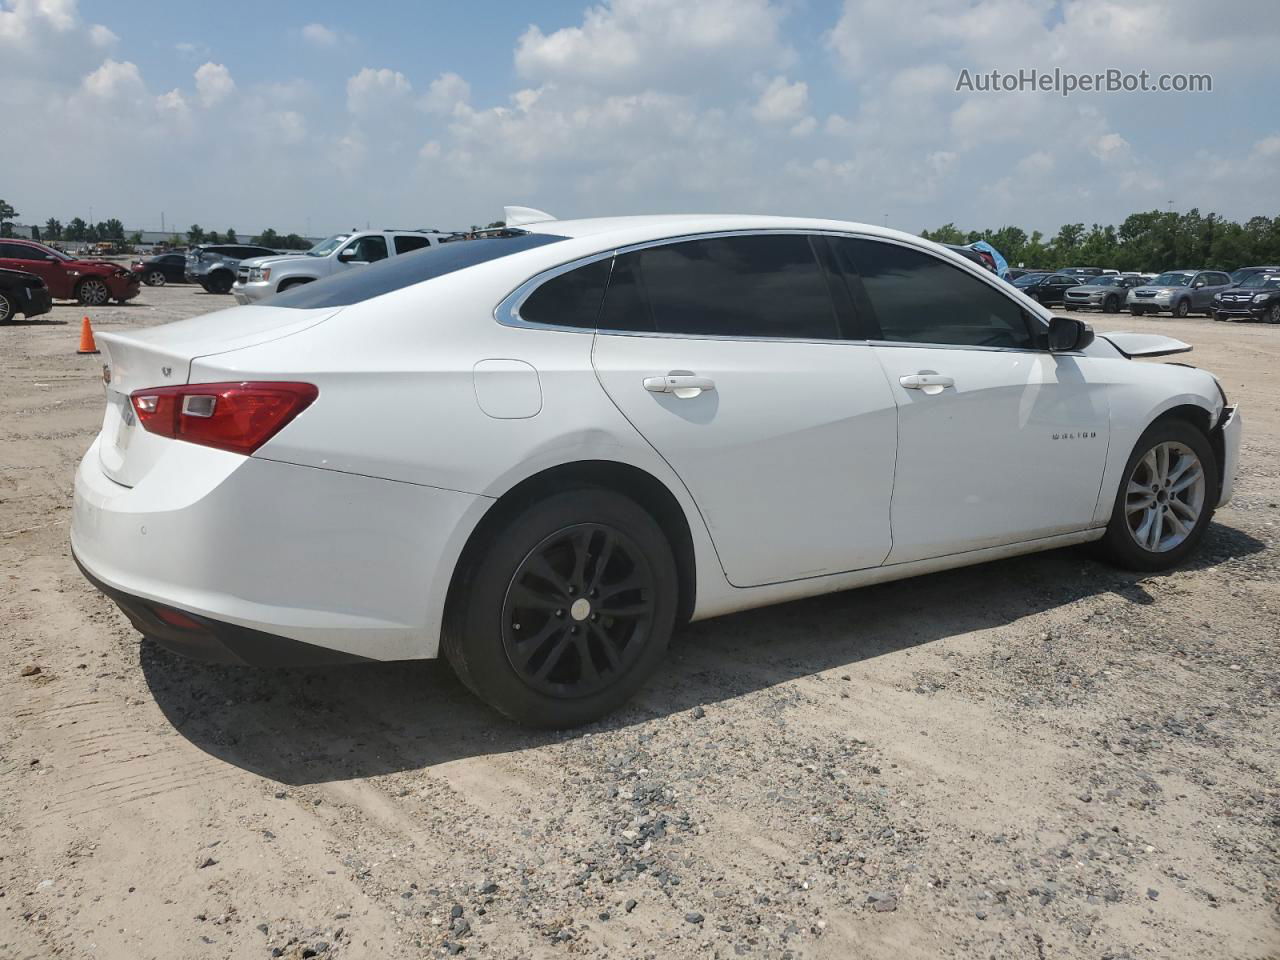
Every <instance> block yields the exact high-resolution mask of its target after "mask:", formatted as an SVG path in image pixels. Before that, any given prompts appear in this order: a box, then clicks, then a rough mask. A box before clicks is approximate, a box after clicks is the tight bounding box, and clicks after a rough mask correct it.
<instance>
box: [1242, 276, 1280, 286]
mask: <svg viewBox="0 0 1280 960" xmlns="http://www.w3.org/2000/svg"><path fill="white" fill-rule="evenodd" d="M1277 285H1280V274H1275V273H1251V274H1249V276H1247V277H1245V278H1244V279H1243V280H1242V281H1240V288H1241V289H1242V290H1243V289H1249V290H1253V289H1258V288H1263V287H1265V288H1267V289H1270V288H1272V287H1275V286H1277Z"/></svg>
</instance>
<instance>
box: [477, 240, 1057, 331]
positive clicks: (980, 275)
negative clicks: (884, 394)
mask: <svg viewBox="0 0 1280 960" xmlns="http://www.w3.org/2000/svg"><path fill="white" fill-rule="evenodd" d="M770 235H783V236H796V235H800V236H805V237H844V238H847V239H855V240H874V241H876V242H879V243H891V244H893V245H895V246H899V247H905V248H906V249H908V250H915V251H916V252H918V253H923V254H926V255H928V256H931V257H934V258H935V259H937V260H940V261H942V262H943V263H946V264H948V265H949V266H952V267H960V268H961V269H963V270H964V271H965V272H966V273H968V274H969V275H970V276H972V277H975V278H976V279H978V280H980V281H982V282H984V283H986V284H987V286H989V287H991V288H992V289H993V290H995V291H996V293H998V294H999V295H1000V296H1002V297H1005V298H1007V299H1008V300H1010V301H1011V302H1012V303H1013V304H1014V305H1015V306H1017V307H1018V308H1019V309H1020V310H1022V312H1023V313H1025V314H1026V315H1027V316H1029V317H1033V318H1035V319H1036V320H1037V321H1039V322H1040V324H1041V326H1042V328H1043V329H1042V332H1048V329H1049V324H1048V321H1047V320H1045V318H1044V317H1042V316H1040V315H1039V314H1038V313H1035V312H1033V311H1031V310H1028V309H1027V308H1026V306H1025V305H1024V304H1022V303H1021V302H1020V301H1018V300H1017V299H1015V298H1014V297H1011V296H1010V295H1009V291H1007V290H1003V289H1001V287H1000V285H1001V284H1003V283H1005V281H1003V280H1001V279H1000V278H999V277H996V278H995V281H994V282H993V281H992V280H991V279H990V278H991V276H992V274H991V273H990V271H988V270H982V269H980V268H978V267H977V266H976V265H974V264H973V262H972V261H970V260H966V259H965V258H964V257H962V256H960V255H959V254H954V257H955V261H956V262H952V261H951V260H950V259H947V258H944V257H940V256H938V254H937V253H936V252H935V251H933V250H930V249H928V248H927V247H925V246H923V245H922V244H915V243H909V242H904V241H902V240H899V239H898V238H897V237H879V236H875V235H874V234H868V233H862V232H860V231H857V230H832V229H830V228H825V229H813V230H806V229H799V228H791V227H776V228H775V227H770V228H762V229H750V228H748V229H743V230H717V231H713V232H711V233H685V234H680V235H679V236H671V237H660V238H658V239H656V240H645V241H642V242H640V243H630V244H626V245H625V246H620V247H615V248H613V249H611V250H602V251H600V252H598V253H593V254H590V255H588V256H585V257H579V258H578V259H577V260H571V261H569V262H568V263H562V264H560V265H559V266H555V267H551V268H549V269H547V270H544V271H542V272H541V273H537V274H534V275H533V276H532V277H530V278H529V279H528V280H526V281H524V283H522V284H520V285H519V286H518V287H516V288H515V290H513V291H511V293H509V294H507V296H506V297H504V298H503V299H502V301H501V302H499V304H498V305H497V306H496V307H494V309H493V318H494V320H496V321H497V322H498V323H500V324H502V325H503V326H506V327H516V328H518V329H525V330H553V331H558V332H560V333H590V334H595V335H599V336H602V337H650V338H654V339H671V340H723V341H726V342H730V343H738V342H741V343H815V344H833V345H834V344H847V343H852V344H864V345H865V344H870V345H873V346H905V347H929V348H932V349H948V350H987V351H995V352H1014V353H1037V354H1040V353H1048V352H1049V351H1048V350H1041V349H1039V348H1037V347H982V346H977V345H970V344H956V343H919V342H915V341H900V340H867V339H853V338H844V337H840V338H835V339H818V338H801V337H751V336H730V335H718V334H688V333H660V332H655V331H652V330H601V329H599V328H598V327H569V326H560V325H558V324H551V323H533V322H531V321H529V320H525V319H524V317H522V316H520V307H521V306H522V305H523V304H524V302H525V301H526V300H528V299H529V297H530V296H531V295H532V294H533V292H534V291H535V290H537V289H538V287H540V286H542V284H544V283H546V282H547V281H548V280H553V279H555V278H556V277H558V276H560V275H561V274H564V273H568V272H569V271H570V270H576V269H577V268H578V267H585V266H587V265H589V264H592V263H596V262H598V261H600V260H604V259H606V258H615V257H617V256H619V255H620V254H624V253H632V252H634V251H636V250H647V249H649V248H651V247H665V246H669V245H671V244H673V243H685V242H688V241H691V240H716V239H720V238H723V237H751V236H770Z"/></svg>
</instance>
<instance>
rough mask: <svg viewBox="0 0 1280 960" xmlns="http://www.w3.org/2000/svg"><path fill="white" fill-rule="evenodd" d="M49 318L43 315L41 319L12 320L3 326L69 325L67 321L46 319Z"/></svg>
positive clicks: (24, 318)
mask: <svg viewBox="0 0 1280 960" xmlns="http://www.w3.org/2000/svg"><path fill="white" fill-rule="evenodd" d="M47 316H48V314H43V315H42V316H39V317H23V318H22V319H21V320H14V319H12V318H11V319H9V320H6V321H5V322H4V324H3V326H6V327H41V326H50V327H65V326H66V325H67V321H65V320H46V319H45V317H47Z"/></svg>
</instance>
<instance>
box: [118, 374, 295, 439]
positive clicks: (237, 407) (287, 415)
mask: <svg viewBox="0 0 1280 960" xmlns="http://www.w3.org/2000/svg"><path fill="white" fill-rule="evenodd" d="M319 394H320V391H319V390H317V389H316V388H315V386H314V385H313V384H310V383H290V382H280V383H274V382H254V381H248V382H245V383H188V384H183V385H182V386H180V387H152V388H151V389H149V390H135V391H134V392H133V393H132V394H131V395H130V397H129V399H130V400H131V401H132V403H133V409H134V411H135V412H136V413H137V415H138V422H139V423H141V424H142V426H143V428H145V429H146V430H147V432H149V433H155V434H159V435H160V436H162V437H172V438H173V439H175V440H186V441H187V442H188V443H199V444H202V445H203V446H206V447H217V448H218V449H219V450H230V451H231V452H232V453H243V454H245V455H246V456H247V455H248V454H251V453H253V451H255V450H257V449H258V448H259V447H260V446H262V445H263V444H264V443H266V442H267V441H268V440H270V439H271V438H272V437H274V436H275V435H276V434H277V433H279V432H280V431H281V430H282V429H284V426H285V424H287V423H288V422H289V421H290V420H292V419H293V418H294V417H296V416H297V415H298V414H300V413H301V412H302V411H303V410H305V409H307V407H309V406H310V405H311V402H312V401H313V400H315V398H316V397H317V396H319Z"/></svg>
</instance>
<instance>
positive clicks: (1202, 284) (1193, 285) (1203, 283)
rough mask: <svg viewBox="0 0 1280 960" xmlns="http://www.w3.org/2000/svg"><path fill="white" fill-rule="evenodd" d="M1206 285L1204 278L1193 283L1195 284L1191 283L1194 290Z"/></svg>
mask: <svg viewBox="0 0 1280 960" xmlns="http://www.w3.org/2000/svg"><path fill="white" fill-rule="evenodd" d="M1204 285H1205V282H1204V281H1203V280H1197V281H1196V282H1195V283H1193V284H1192V285H1191V289H1193V290H1199V289H1200V288H1201V287H1203V286H1204Z"/></svg>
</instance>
